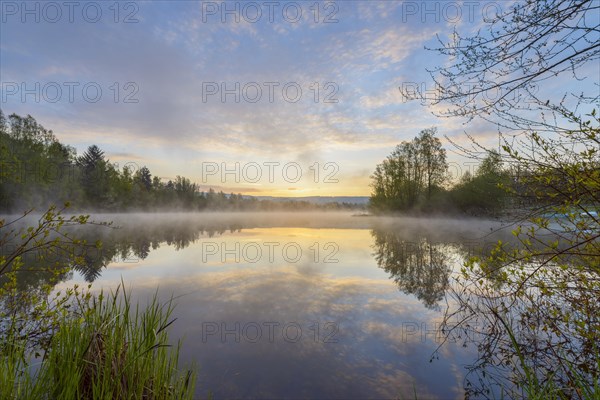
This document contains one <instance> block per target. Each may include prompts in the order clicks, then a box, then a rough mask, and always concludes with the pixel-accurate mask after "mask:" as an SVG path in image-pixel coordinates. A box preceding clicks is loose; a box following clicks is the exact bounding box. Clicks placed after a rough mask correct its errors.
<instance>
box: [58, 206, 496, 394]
mask: <svg viewBox="0 0 600 400" xmlns="http://www.w3.org/2000/svg"><path fill="white" fill-rule="evenodd" d="M94 218H95V219H96V220H104V221H106V220H112V221H114V222H115V224H116V225H119V226H120V227H121V228H120V229H103V230H102V231H101V233H99V234H98V235H100V238H101V240H102V241H103V243H104V247H103V249H102V252H101V253H100V254H96V255H95V256H91V255H90V257H88V260H89V268H88V269H80V270H79V272H76V273H74V274H73V276H72V279H69V280H67V281H65V282H63V283H62V284H61V286H72V284H73V283H74V282H84V281H93V282H94V285H93V288H94V290H99V289H101V288H105V289H108V288H115V287H117V285H118V284H119V283H120V282H121V280H123V281H124V282H125V283H126V285H127V286H128V287H130V288H131V290H132V291H133V294H134V296H135V297H136V298H137V299H138V300H140V301H142V302H144V301H145V299H147V298H149V297H150V296H152V294H153V293H154V292H155V291H156V290H158V293H159V296H160V297H161V299H168V298H169V297H170V296H171V295H173V296H174V297H176V303H177V306H176V309H175V317H177V320H176V322H175V323H174V324H173V325H172V327H171V331H170V335H171V337H172V338H173V339H174V340H176V339H177V338H183V346H182V351H181V362H182V363H183V364H195V365H196V366H197V367H198V370H199V374H198V384H197V394H198V396H202V397H206V395H207V394H208V393H209V392H211V393H212V394H213V395H214V397H215V398H344V399H353V398H361V399H362V398H415V393H416V396H417V398H443V399H446V398H464V389H463V387H464V384H465V374H466V370H465V365H469V364H470V363H473V362H474V360H475V358H476V349H475V347H474V346H473V345H470V346H467V347H464V346H463V343H461V342H452V343H446V344H444V345H443V346H441V347H440V348H439V351H437V352H436V350H438V347H439V346H440V344H442V337H441V334H440V332H439V324H440V321H441V319H442V317H443V313H444V311H445V310H446V307H447V306H448V303H447V302H446V301H445V297H444V294H445V292H446V290H447V289H448V284H449V282H451V281H452V275H453V274H454V273H456V271H458V269H459V268H460V266H461V264H462V262H463V260H464V258H465V257H467V256H468V255H470V254H473V253H474V252H477V251H481V250H482V249H483V250H485V248H486V247H487V248H490V247H491V246H492V244H493V243H494V242H495V241H496V240H497V239H498V235H501V234H496V235H492V236H490V235H489V233H490V229H491V228H493V227H494V226H495V225H497V224H495V223H494V222H491V221H482V220H471V221H458V220H451V219H414V218H390V219H383V218H376V217H362V216H361V217H358V216H352V215H351V214H342V213H340V214H234V213H230V214H218V215H212V214H193V215H188V214H161V215H143V214H137V215H128V216H124V215H97V216H95V217H94ZM157 288H158V289H157ZM432 356H434V357H433V359H432Z"/></svg>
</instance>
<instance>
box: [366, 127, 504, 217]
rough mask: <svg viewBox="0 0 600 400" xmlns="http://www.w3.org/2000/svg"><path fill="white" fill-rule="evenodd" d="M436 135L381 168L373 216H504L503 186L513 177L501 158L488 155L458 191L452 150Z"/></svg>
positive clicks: (399, 151)
mask: <svg viewBox="0 0 600 400" xmlns="http://www.w3.org/2000/svg"><path fill="white" fill-rule="evenodd" d="M436 133H437V129H436V128H430V129H425V130H422V131H421V132H420V133H419V134H418V136H416V137H415V138H414V139H413V140H411V141H404V142H402V143H400V144H399V145H397V146H396V148H395V149H394V150H393V151H392V153H391V154H390V155H389V156H388V157H387V158H386V159H385V160H383V162H382V163H380V164H378V165H377V166H376V168H375V171H374V173H373V175H372V176H371V180H372V183H371V186H372V189H373V190H372V194H371V198H370V202H369V207H370V208H371V210H372V211H373V212H375V213H386V212H407V211H408V212H415V211H417V212H419V211H424V212H431V211H433V212H462V213H469V214H478V215H487V214H494V213H498V212H500V211H502V209H503V208H504V207H505V206H506V205H507V204H508V201H507V200H508V194H507V192H506V190H505V189H503V186H506V185H507V184H508V183H509V182H510V179H509V176H510V173H509V170H508V169H507V168H505V167H504V166H503V161H502V158H501V157H500V155H499V154H498V153H497V152H495V151H487V155H486V156H485V157H484V158H483V160H482V161H481V163H480V165H479V167H478V168H477V170H476V171H475V173H473V174H471V173H470V172H468V171H467V172H466V173H465V174H463V175H462V177H461V178H460V180H459V181H458V182H456V183H454V185H452V184H451V179H450V173H449V166H448V163H447V161H446V150H445V149H444V148H443V147H442V143H441V141H440V140H439V138H437V137H436Z"/></svg>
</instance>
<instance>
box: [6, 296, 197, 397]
mask: <svg viewBox="0 0 600 400" xmlns="http://www.w3.org/2000/svg"><path fill="white" fill-rule="evenodd" d="M121 288H122V285H121V286H120V287H119V288H118V289H117V290H116V291H114V292H111V294H110V295H109V296H106V297H105V296H104V294H103V293H101V294H99V295H98V296H97V297H87V298H85V299H83V300H82V299H81V298H78V301H77V302H76V304H74V305H73V306H75V308H76V310H77V312H65V313H64V314H63V316H62V319H61V321H60V324H59V325H58V326H59V327H58V329H57V330H56V331H55V332H54V334H53V335H52V339H51V341H50V342H49V345H48V348H47V349H45V351H44V352H43V357H42V359H41V361H40V359H39V358H35V357H34V354H35V350H34V349H30V348H28V345H27V344H28V343H27V338H23V337H18V338H16V337H11V336H10V335H9V336H8V337H7V340H6V341H5V343H3V344H2V345H1V346H0V398H1V399H59V398H60V399H191V398H192V397H193V395H194V385H195V378H196V376H195V373H194V372H193V371H191V370H189V371H186V372H184V373H182V372H180V371H179V370H178V361H179V360H178V358H179V350H180V342H178V344H177V345H176V346H173V347H171V346H170V345H169V340H168V334H167V328H168V327H169V325H171V324H172V323H173V321H174V320H173V319H171V315H172V312H173V302H172V300H171V301H169V302H167V303H165V304H160V303H159V302H158V300H157V295H156V294H155V295H154V297H153V299H152V301H151V302H150V303H149V304H148V306H147V307H144V308H143V309H141V308H140V307H139V305H135V307H132V302H131V299H130V297H129V295H128V294H127V293H126V292H125V291H123V290H120V289H121Z"/></svg>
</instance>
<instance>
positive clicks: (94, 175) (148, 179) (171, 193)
mask: <svg viewBox="0 0 600 400" xmlns="http://www.w3.org/2000/svg"><path fill="white" fill-rule="evenodd" d="M66 202H69V203H70V204H72V205H73V206H74V207H75V208H78V209H85V208H93V209H96V210H101V211H128V210H159V209H182V210H188V211H193V210H256V211H259V210H264V211H275V210H309V209H328V210H338V209H352V208H356V207H357V205H354V204H349V203H337V202H333V203H329V204H323V205H317V204H313V203H310V202H308V201H295V200H287V201H273V200H258V199H256V198H254V197H251V196H243V195H242V194H239V193H238V194H235V193H230V194H226V193H224V192H223V191H219V192H217V191H215V190H213V189H212V188H211V189H209V190H208V191H207V192H203V191H201V190H200V186H199V185H198V184H197V183H195V182H192V181H191V180H190V179H189V178H186V177H184V176H179V175H177V176H176V177H175V179H171V180H167V181H164V180H163V179H161V178H159V177H158V176H153V175H152V173H151V172H150V170H149V169H148V168H147V167H146V166H143V167H141V168H139V169H137V168H135V167H134V166H132V165H125V166H124V167H122V168H119V167H118V166H117V165H116V164H114V163H112V162H110V160H109V159H108V158H107V157H106V155H105V154H104V152H103V151H102V150H101V149H100V148H99V147H98V146H96V145H91V146H89V147H88V148H87V150H86V151H85V152H84V153H83V154H81V155H77V152H76V150H75V149H74V148H73V147H72V146H69V145H65V144H63V143H61V142H60V141H59V140H58V139H57V138H56V136H55V135H54V133H53V132H52V131H51V130H48V129H46V128H44V127H43V126H42V125H41V124H39V123H38V122H37V121H36V120H35V118H33V117H32V116H31V115H27V116H26V117H22V116H19V115H17V114H14V113H13V114H11V115H10V116H8V118H7V117H5V115H4V113H3V112H2V110H0V213H2V212H4V213H6V212H22V211H24V210H25V209H29V208H34V207H39V208H41V209H44V208H45V207H47V206H48V205H49V204H51V203H52V204H64V203H66Z"/></svg>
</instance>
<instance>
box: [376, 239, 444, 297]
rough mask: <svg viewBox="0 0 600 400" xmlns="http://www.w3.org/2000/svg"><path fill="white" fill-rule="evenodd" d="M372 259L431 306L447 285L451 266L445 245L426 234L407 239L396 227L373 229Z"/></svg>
mask: <svg viewBox="0 0 600 400" xmlns="http://www.w3.org/2000/svg"><path fill="white" fill-rule="evenodd" d="M371 234H372V235H373V237H374V240H375V243H374V248H375V254H374V257H375V260H376V261H377V265H378V266H379V267H380V268H383V269H384V270H385V271H386V272H388V273H389V274H390V278H392V279H393V280H394V282H396V283H397V284H398V288H399V289H400V290H401V291H403V292H404V293H407V294H412V295H414V296H416V297H417V298H418V299H419V300H421V301H422V302H423V304H424V305H425V306H426V307H428V308H435V307H436V306H437V305H438V302H439V301H441V300H442V299H443V297H444V293H445V292H446V289H447V288H448V284H449V277H450V272H451V267H450V265H449V261H450V260H449V254H450V252H449V248H448V247H449V246H448V245H447V244H441V243H437V244H435V243H432V242H431V241H430V240H428V239H427V238H426V237H417V238H415V239H416V240H412V241H408V240H406V239H405V238H404V235H402V234H400V233H398V232H397V231H387V230H380V229H374V230H372V231H371Z"/></svg>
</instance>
